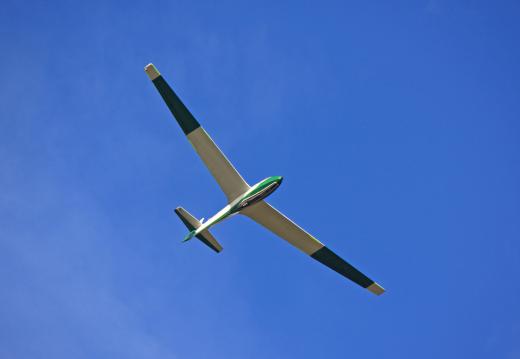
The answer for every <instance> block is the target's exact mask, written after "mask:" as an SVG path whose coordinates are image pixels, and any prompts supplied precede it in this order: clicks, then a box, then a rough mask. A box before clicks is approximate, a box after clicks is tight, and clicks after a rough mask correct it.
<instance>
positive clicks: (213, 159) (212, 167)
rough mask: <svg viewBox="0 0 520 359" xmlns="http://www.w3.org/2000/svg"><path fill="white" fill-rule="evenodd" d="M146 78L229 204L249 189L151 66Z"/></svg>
mask: <svg viewBox="0 0 520 359" xmlns="http://www.w3.org/2000/svg"><path fill="white" fill-rule="evenodd" d="M144 70H145V72H146V74H147V75H148V77H149V78H150V80H152V82H153V84H154V85H155V87H156V88H157V91H159V93H160V94H161V96H162V98H163V100H164V102H166V105H167V106H168V108H169V109H170V111H171V113H172V114H173V116H174V117H175V119H176V120H177V122H178V123H179V125H180V126H181V128H182V131H183V132H184V134H185V135H186V137H188V140H189V141H190V143H191V144H192V146H193V147H194V148H195V151H197V154H198V155H199V157H200V158H201V159H202V161H203V162H204V164H205V165H206V167H208V169H209V171H210V172H211V174H212V175H213V177H214V178H215V180H216V181H217V183H218V184H219V186H220V188H221V189H222V191H223V192H224V194H225V195H226V197H227V199H228V201H229V202H231V201H233V200H234V199H235V198H237V197H238V196H239V195H241V194H242V193H244V192H245V191H247V190H248V189H249V185H248V184H247V182H246V181H244V179H243V178H242V176H241V175H240V174H239V173H238V172H237V170H236V169H235V167H233V165H232V164H231V163H230V162H229V160H228V159H227V158H226V156H225V155H224V154H223V153H222V151H220V149H219V148H218V147H217V145H216V144H215V142H213V140H212V139H211V137H209V135H208V134H207V133H206V131H204V129H203V128H202V127H201V126H200V124H199V123H198V121H197V120H196V119H195V117H193V115H192V114H191V113H190V111H189V110H188V109H187V108H186V106H184V104H183V103H182V101H181V100H180V99H179V97H178V96H177V95H176V94H175V92H174V91H173V90H172V89H171V87H170V86H169V85H168V83H167V82H166V80H165V79H164V78H163V77H162V75H161V74H160V73H159V71H158V70H157V68H156V67H155V66H154V65H153V64H149V65H147V66H146V67H145V68H144Z"/></svg>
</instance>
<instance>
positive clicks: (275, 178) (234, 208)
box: [206, 176, 283, 228]
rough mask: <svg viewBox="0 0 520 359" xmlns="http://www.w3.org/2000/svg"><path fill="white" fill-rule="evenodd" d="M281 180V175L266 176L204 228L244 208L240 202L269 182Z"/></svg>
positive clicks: (266, 185) (279, 181) (269, 183)
mask: <svg viewBox="0 0 520 359" xmlns="http://www.w3.org/2000/svg"><path fill="white" fill-rule="evenodd" d="M282 180H283V178H282V177H281V176H272V177H269V178H266V179H265V180H263V181H261V182H259V183H257V184H256V185H254V186H253V187H251V189H250V190H249V191H248V192H246V193H244V195H242V197H241V198H240V199H239V200H238V201H237V203H236V204H235V205H233V206H232V207H231V208H229V210H228V211H227V212H225V213H223V214H222V215H221V216H220V217H218V218H216V219H215V220H213V221H211V223H210V224H209V225H208V226H207V227H206V228H210V227H212V226H214V225H215V224H217V223H219V222H222V221H223V220H224V219H226V218H228V217H230V216H232V215H234V214H236V213H238V212H240V211H241V210H242V209H244V208H245V207H243V206H241V204H242V203H244V201H247V199H248V198H251V197H253V196H254V195H256V194H257V193H259V192H261V191H263V190H264V189H266V188H267V187H269V186H270V185H271V184H273V183H275V182H278V183H281V182H282ZM269 194H270V193H269ZM266 197H267V196H266ZM262 199H263V198H262ZM253 205H254V204H253ZM246 207H247V206H246ZM206 224H208V223H206Z"/></svg>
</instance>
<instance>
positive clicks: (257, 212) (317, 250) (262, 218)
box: [241, 201, 385, 295]
mask: <svg viewBox="0 0 520 359" xmlns="http://www.w3.org/2000/svg"><path fill="white" fill-rule="evenodd" d="M241 213H242V214H244V215H246V216H247V217H249V218H251V219H252V220H253V221H255V222H257V223H258V224H260V225H262V226H264V227H265V228H267V229H268V230H270V231H271V232H273V233H274V234H276V235H277V236H279V237H281V238H283V239H285V240H286V241H287V242H289V243H290V244H292V245H293V246H295V247H296V248H298V249H299V250H301V251H303V252H304V253H306V254H308V255H310V256H311V257H312V258H314V259H316V260H317V261H319V262H321V263H322V264H325V265H326V266H327V267H329V268H331V269H333V270H335V271H336V272H338V273H339V274H341V275H343V276H344V277H346V278H348V279H350V280H351V281H353V282H355V283H357V284H359V285H360V286H362V287H363V288H366V289H368V290H369V291H371V292H372V293H374V294H376V295H380V294H382V293H383V292H384V291H385V290H384V289H383V288H382V287H381V286H380V285H379V284H377V283H376V282H374V281H373V280H372V279H370V278H368V277H367V276H366V275H364V274H363V273H361V272H360V271H359V270H357V269H356V268H354V267H353V266H352V265H351V264H349V263H347V262H346V261H344V260H343V259H342V258H341V257H339V256H338V255H337V254H336V253H334V252H333V251H331V250H330V249H329V248H327V247H325V246H324V245H323V244H322V243H321V242H320V241H318V240H317V239H316V238H314V237H313V236H311V235H310V234H309V233H307V232H305V231H304V230H303V229H302V228H301V227H299V226H298V225H297V224H296V223H294V222H293V221H291V220H290V219H289V218H287V217H285V216H284V215H283V214H282V213H280V212H278V211H277V210H276V208H274V207H272V206H271V205H270V204H268V203H267V202H265V201H262V202H259V203H257V204H255V205H253V206H251V207H247V208H245V209H244V210H243V211H242V212H241Z"/></svg>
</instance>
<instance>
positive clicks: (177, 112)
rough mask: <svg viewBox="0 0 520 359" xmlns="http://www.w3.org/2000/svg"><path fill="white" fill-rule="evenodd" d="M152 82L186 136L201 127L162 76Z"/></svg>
mask: <svg viewBox="0 0 520 359" xmlns="http://www.w3.org/2000/svg"><path fill="white" fill-rule="evenodd" d="M152 82H153V84H154V85H155V87H156V88H157V91H159V93H160V94H161V96H162V98H163V100H164V102H166V105H167V106H168V108H169V109H170V111H171V113H172V114H173V116H174V117H175V119H176V120H177V122H178V123H179V125H180V126H181V128H182V131H183V132H184V134H185V135H186V136H187V135H188V134H189V133H191V132H192V131H194V130H196V129H197V128H199V127H200V124H199V123H198V121H197V120H196V119H195V117H193V115H192V114H191V112H190V111H189V110H188V109H187V108H186V106H184V104H183V103H182V101H181V100H180V98H179V97H178V96H177V94H176V93H175V92H174V91H173V90H172V88H171V87H170V85H168V83H167V82H166V80H165V79H164V78H163V77H162V76H161V75H159V77H157V78H155V79H154V80H152Z"/></svg>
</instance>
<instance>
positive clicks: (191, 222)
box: [144, 64, 385, 295]
mask: <svg viewBox="0 0 520 359" xmlns="http://www.w3.org/2000/svg"><path fill="white" fill-rule="evenodd" d="M144 70H145V72H146V74H147V75H148V77H149V78H150V80H151V81H152V82H153V84H154V85H155V87H156V89H157V90H158V91H159V93H160V95H161V96H162V98H163V100H164V102H166V105H167V106H168V108H169V109H170V111H171V112H172V114H173V116H174V117H175V119H176V120H177V122H178V123H179V125H180V127H181V129H182V131H183V132H184V134H185V135H186V137H188V140H189V141H190V143H191V144H192V146H193V148H194V149H195V151H196V152H197V154H198V155H199V156H200V158H201V159H202V161H203V162H204V164H205V165H206V167H208V169H209V171H210V172H211V174H212V175H213V177H214V178H215V180H216V181H217V183H218V184H219V186H220V188H221V189H222V191H223V192H224V194H225V195H226V197H227V200H228V204H227V205H226V206H225V207H224V208H223V209H222V210H220V211H219V212H218V213H217V214H215V215H214V216H213V217H211V218H210V219H208V220H207V221H206V222H204V219H201V220H200V221H199V220H197V219H196V218H195V217H193V216H192V215H191V214H190V213H188V211H186V210H185V209H184V208H182V207H177V208H176V209H175V213H176V214H177V215H178V216H179V218H180V219H181V221H182V222H183V223H184V224H185V225H186V227H188V229H189V231H190V232H189V233H188V235H187V236H186V238H184V242H185V241H188V240H190V239H192V238H193V237H196V238H198V239H199V240H200V241H202V242H203V243H204V244H205V245H207V246H208V247H210V248H211V249H213V250H214V251H215V252H217V253H218V252H220V251H221V250H222V246H221V245H220V244H219V243H218V242H217V240H216V239H215V237H213V235H212V234H211V233H210V232H209V228H210V227H212V226H214V225H215V224H217V223H220V222H222V221H223V220H225V219H227V218H229V217H231V216H234V215H235V214H237V213H240V214H242V215H245V216H247V217H249V218H251V219H252V220H253V221H255V222H257V223H258V224H260V225H262V226H264V227H265V228H267V229H268V230H270V231H271V232H273V233H274V234H276V235H277V236H279V237H281V238H283V239H285V240H286V241H287V242H289V243H290V244H292V245H293V246H295V247H296V248H298V249H299V250H301V251H302V252H304V253H306V254H308V255H310V256H311V257H312V258H314V259H316V260H317V261H319V262H321V263H322V264H324V265H326V266H327V267H329V268H331V269H333V270H335V271H336V272H338V273H339V274H341V275H343V276H344V277H346V278H348V279H350V280H351V281H353V282H355V283H357V284H358V285H360V286H361V287H363V288H366V289H368V290H369V291H370V292H372V293H374V294H376V295H380V294H382V293H383V292H384V291H385V290H384V289H383V287H381V286H380V285H379V284H377V283H376V282H374V281H373V280H372V279H370V278H368V277H367V276H366V275H364V274H363V273H361V272H360V271H359V270H357V269H356V268H354V267H353V266H352V265H351V264H349V263H347V262H346V261H345V260H343V259H342V258H340V257H339V256H338V255H337V254H336V253H334V252H333V251H331V250H330V249H329V248H327V247H325V245H323V244H322V243H321V242H320V241H318V240H317V239H316V238H314V237H313V236H311V235H310V234H309V233H307V232H306V231H305V230H303V229H302V228H301V227H300V226H298V225H297V224H296V223H294V222H293V221H291V220H290V219H289V218H287V217H286V216H284V215H283V214H282V213H280V212H279V211H278V210H277V209H276V208H274V207H273V206H271V205H270V204H269V203H267V202H266V201H265V200H264V199H265V198H266V197H267V196H269V195H270V194H271V193H273V192H274V191H275V190H276V189H277V188H278V187H279V186H280V184H281V183H282V177H281V176H273V177H268V178H266V179H264V180H263V181H260V182H258V183H257V184H255V185H254V186H249V185H248V184H247V182H246V181H244V179H243V178H242V176H241V175H240V173H238V172H237V170H236V169H235V167H233V165H232V164H231V163H230V162H229V160H228V159H227V158H226V156H225V155H224V154H223V153H222V151H220V149H219V148H218V147H217V145H216V144H215V142H213V140H212V139H211V137H210V136H209V135H208V134H207V133H206V131H204V129H203V128H202V126H201V125H200V124H199V122H198V121H197V120H196V119H195V117H193V115H192V114H191V113H190V111H189V110H188V109H187V108H186V106H184V104H183V103H182V101H181V100H180V99H179V97H178V96H177V95H176V94H175V92H174V91H173V90H172V89H171V87H170V86H169V85H168V83H167V82H166V80H165V79H164V77H163V76H162V75H161V74H160V72H159V71H158V70H157V68H156V67H155V66H154V65H153V64H149V65H147V66H146V67H145V68H144Z"/></svg>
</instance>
